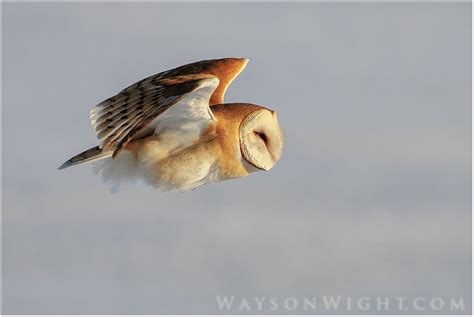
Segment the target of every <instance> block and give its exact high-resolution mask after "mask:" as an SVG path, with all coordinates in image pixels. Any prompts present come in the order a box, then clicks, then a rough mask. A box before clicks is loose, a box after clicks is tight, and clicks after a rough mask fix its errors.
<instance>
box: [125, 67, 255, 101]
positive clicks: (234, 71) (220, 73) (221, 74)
mask: <svg viewBox="0 0 474 317" xmlns="http://www.w3.org/2000/svg"><path fill="white" fill-rule="evenodd" d="M248 62H249V60H248V59H247V58H220V59H209V60H203V61H199V62H195V63H191V64H186V65H183V66H179V67H177V68H173V69H170V70H167V71H164V72H161V73H159V74H156V75H152V76H150V77H147V78H145V79H142V80H140V81H137V82H136V83H134V84H132V85H131V86H130V87H127V88H125V89H124V90H122V91H121V92H126V91H130V90H134V89H136V88H138V87H140V86H146V85H148V84H149V83H152V82H154V81H158V80H161V79H163V78H170V77H176V76H181V75H192V74H209V75H214V76H215V77H217V78H218V79H219V81H220V82H219V85H218V86H217V87H216V89H215V90H214V92H213V93H212V95H211V99H210V101H209V105H211V106H212V105H217V104H222V103H224V95H225V92H226V90H227V88H228V87H229V85H230V84H231V83H232V81H233V80H234V79H235V78H236V77H237V76H238V75H239V74H240V73H241V72H242V71H243V70H244V69H245V67H246V66H247V64H248Z"/></svg>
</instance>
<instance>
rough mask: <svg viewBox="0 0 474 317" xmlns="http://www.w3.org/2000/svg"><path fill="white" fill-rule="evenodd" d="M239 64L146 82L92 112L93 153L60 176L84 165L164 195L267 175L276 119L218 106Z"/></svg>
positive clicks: (204, 65) (190, 67)
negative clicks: (259, 173) (141, 182)
mask: <svg viewBox="0 0 474 317" xmlns="http://www.w3.org/2000/svg"><path fill="white" fill-rule="evenodd" d="M247 63H248V59H246V58H223V59H214V60H204V61H200V62H195V63H191V64H187V65H184V66H180V67H177V68H174V69H171V70H168V71H164V72H162V73H159V74H156V75H153V76H150V77H147V78H145V79H143V80H140V81H138V82H136V83H134V84H132V85H131V86H129V87H127V88H125V89H123V90H122V91H120V92H119V93H118V94H117V95H115V96H113V97H110V98H108V99H106V100H104V101H103V102H101V103H99V104H97V105H96V106H94V107H93V108H92V110H91V112H90V121H91V124H92V126H93V127H94V130H95V132H96V133H97V138H98V139H99V145H98V146H96V147H93V148H91V149H89V150H87V151H84V152H82V153H80V154H78V155H76V156H74V157H72V158H71V159H69V160H67V161H66V162H65V163H64V164H63V165H61V166H60V167H59V169H64V168H67V167H70V166H73V165H78V164H82V163H86V162H98V163H96V168H97V171H98V173H100V174H101V175H102V177H103V179H104V181H106V182H110V183H112V184H113V185H117V184H118V183H119V182H121V181H123V180H137V179H138V180H144V181H145V182H147V183H148V184H150V185H152V186H154V187H156V188H158V189H161V190H170V191H188V190H191V189H195V188H197V187H199V186H201V185H203V184H206V183H210V182H217V181H222V180H227V179H232V178H238V177H243V176H247V175H249V174H250V173H252V172H256V171H261V170H263V171H268V170H270V169H271V168H272V167H273V166H274V165H275V163H276V162H277V161H278V160H279V158H280V155H281V152H282V147H283V137H282V131H281V128H280V126H279V124H278V120H277V115H276V113H275V111H273V110H270V109H268V108H265V107H262V106H258V105H254V104H250V103H224V94H225V92H226V89H227V87H228V86H229V84H230V83H231V82H232V81H233V80H234V79H235V78H236V77H237V76H238V75H239V74H240V73H241V72H242V70H243V69H244V68H245V67H246V65H247Z"/></svg>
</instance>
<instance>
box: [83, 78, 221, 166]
mask: <svg viewBox="0 0 474 317" xmlns="http://www.w3.org/2000/svg"><path fill="white" fill-rule="evenodd" d="M183 73H184V72H181V74H183ZM164 75H165V74H164V73H161V74H158V75H155V76H152V77H149V78H146V79H144V80H142V81H140V82H137V83H135V84H133V85H131V86H130V87H128V88H125V89H124V90H122V91H121V92H120V93H118V94H117V95H116V96H113V97H111V98H108V99H106V100H104V101H103V102H101V103H100V104H98V105H96V106H95V107H93V108H92V110H91V113H90V120H91V124H92V126H93V127H94V129H95V131H96V133H97V138H98V139H99V140H100V143H99V147H100V148H101V149H102V151H103V152H107V151H112V152H113V154H112V158H114V157H115V156H116V155H117V154H118V153H119V152H120V151H121V150H122V149H123V148H124V147H125V146H126V145H127V143H129V142H130V141H131V140H133V139H134V138H135V137H137V136H143V131H144V130H147V129H149V128H150V127H149V125H150V124H151V123H152V122H153V121H154V120H155V119H157V117H158V116H160V115H161V114H163V113H164V112H165V111H167V110H168V109H170V108H171V107H172V106H173V105H175V104H176V103H178V102H179V101H180V100H182V99H183V98H185V97H187V99H186V105H185V107H186V110H187V111H185V112H186V113H187V115H189V118H190V119H196V118H200V119H203V118H205V119H206V118H207V119H211V120H212V119H213V116H212V113H211V111H210V110H209V99H210V98H211V95H212V93H213V92H214V91H215V89H216V88H217V87H218V85H219V79H218V78H217V77H216V76H213V75H209V74H191V75H182V76H174V77H173V76H172V74H166V75H165V76H164ZM170 75H171V76H170Z"/></svg>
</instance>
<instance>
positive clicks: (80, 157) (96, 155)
mask: <svg viewBox="0 0 474 317" xmlns="http://www.w3.org/2000/svg"><path fill="white" fill-rule="evenodd" d="M109 157H112V151H107V152H103V151H102V149H101V148H99V146H96V147H93V148H91V149H88V150H86V151H84V152H82V153H80V154H77V155H76V156H73V157H71V158H70V159H69V160H67V161H66V162H64V163H63V165H61V166H59V167H58V170H62V169H65V168H68V167H71V166H74V165H79V164H83V163H89V162H94V161H99V160H103V159H106V158H109Z"/></svg>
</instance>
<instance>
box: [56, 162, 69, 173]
mask: <svg viewBox="0 0 474 317" xmlns="http://www.w3.org/2000/svg"><path fill="white" fill-rule="evenodd" d="M69 166H71V165H70V162H69V161H66V162H64V163H63V164H61V166H59V167H57V168H56V169H57V170H58V171H60V170H63V169H65V168H68V167H69Z"/></svg>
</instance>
